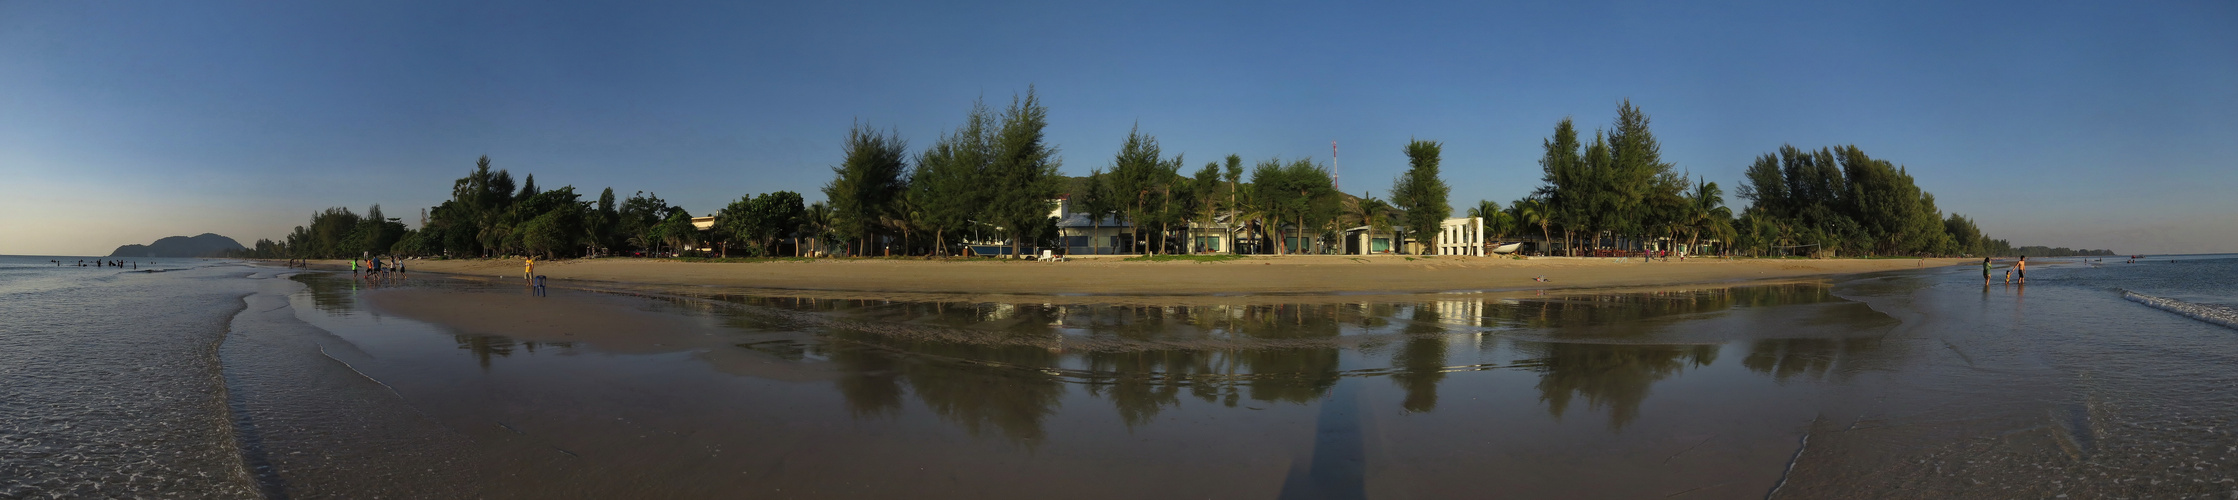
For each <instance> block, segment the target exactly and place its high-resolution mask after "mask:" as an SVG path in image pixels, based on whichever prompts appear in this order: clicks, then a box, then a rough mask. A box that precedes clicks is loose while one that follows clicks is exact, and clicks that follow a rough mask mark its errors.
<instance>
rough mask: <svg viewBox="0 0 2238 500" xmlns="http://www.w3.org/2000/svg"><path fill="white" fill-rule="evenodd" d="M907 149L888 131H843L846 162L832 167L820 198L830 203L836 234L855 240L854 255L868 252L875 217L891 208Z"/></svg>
mask: <svg viewBox="0 0 2238 500" xmlns="http://www.w3.org/2000/svg"><path fill="white" fill-rule="evenodd" d="M908 148H909V145H908V143H906V142H904V141H902V139H901V137H899V136H898V135H897V134H895V133H893V132H890V131H880V130H875V129H872V128H870V127H869V126H866V125H863V124H860V123H858V124H855V127H854V128H853V129H850V130H848V131H847V159H846V161H845V162H843V163H840V165H839V166H836V167H832V169H831V170H832V172H833V173H834V174H837V177H835V178H833V179H832V181H831V183H830V184H825V185H824V198H825V199H826V200H830V201H831V207H832V216H833V219H835V221H834V224H836V225H837V226H838V227H837V229H838V230H839V231H838V232H839V234H840V235H841V236H842V237H850V238H854V239H855V244H856V247H857V248H858V250H859V251H858V255H859V254H867V253H869V245H870V238H871V237H872V236H874V235H875V233H876V231H877V229H878V223H879V217H880V216H883V215H885V209H886V207H889V206H892V202H893V199H894V196H896V195H898V194H899V192H900V191H901V189H902V187H903V184H902V180H901V179H902V175H903V174H904V173H905V172H904V171H905V170H908V163H907V160H906V157H907V156H908V153H907V150H908Z"/></svg>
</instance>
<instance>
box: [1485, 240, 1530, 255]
mask: <svg viewBox="0 0 2238 500" xmlns="http://www.w3.org/2000/svg"><path fill="white" fill-rule="evenodd" d="M1522 248H1523V242H1520V241H1518V242H1515V243H1508V244H1504V245H1500V246H1496V247H1492V254H1493V255H1507V254H1511V253H1515V251H1516V250H1521V249H1522Z"/></svg>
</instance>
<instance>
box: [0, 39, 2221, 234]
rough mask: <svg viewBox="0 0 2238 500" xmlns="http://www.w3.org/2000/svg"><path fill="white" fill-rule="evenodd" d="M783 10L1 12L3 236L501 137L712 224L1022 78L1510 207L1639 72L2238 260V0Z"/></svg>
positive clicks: (2007, 213) (1101, 144) (1750, 144)
mask: <svg viewBox="0 0 2238 500" xmlns="http://www.w3.org/2000/svg"><path fill="white" fill-rule="evenodd" d="M758 3H770V4H779V5H744V4H746V3H745V2H722V3H714V4H706V5H682V4H672V5H665V6H646V5H641V4H638V3H616V4H565V3H550V2H521V3H512V4H507V3H474V4H473V5H466V4H467V2H428V3H413V2H347V3H345V2H244V3H231V2H138V3H126V2H100V1H96V2H6V1H0V254H106V253H107V252H108V251H109V250H110V249H111V248H113V247H115V246H116V245H120V244H125V243H146V242H148V241H151V240H154V239H155V238H158V237H161V236H167V235H174V234H189V235H191V234H196V233H202V232H216V233H219V234H224V235H228V236H233V237H235V238H236V239H240V240H242V242H243V243H248V242H251V241H253V240H255V239H256V238H278V237H280V236H282V235H284V234H285V233H286V232H287V231H288V230H289V229H290V228H292V227H294V226H295V225H298V224H302V223H303V222H304V220H305V219H307V218H308V216H309V215H310V214H311V213H312V212H313V211H315V210H318V209H321V208H324V207H329V206H336V205H342V206H349V207H351V208H353V209H356V210H363V209H364V208H365V207H366V206H368V205H372V204H375V203H379V204H381V205H382V207H383V209H384V210H386V211H387V212H388V213H389V214H391V215H392V216H394V215H405V216H406V217H407V219H408V220H410V219H414V218H416V214H417V211H418V209H420V208H424V207H428V206H432V205H434V204H435V203H438V202H440V201H441V200H442V199H443V198H445V197H447V196H448V194H449V189H450V184H451V181H452V180H453V179H456V178H457V177H459V176H461V175H463V174H464V173H465V172H466V171H467V170H468V169H469V168H471V167H472V166H473V162H474V159H475V158H476V157H478V156H481V155H484V154H487V155H489V156H490V157H491V158H493V159H494V160H495V161H496V164H497V166H499V167H502V168H506V169H510V170H511V171H513V172H514V173H515V175H516V176H518V175H519V174H523V173H533V174H535V175H536V180H537V182H538V184H539V185H541V186H546V187H557V186H560V185H566V184H572V185H574V186H576V187H577V188H579V189H580V190H583V191H588V192H590V193H593V194H594V195H595V193H596V192H597V190H598V189H599V188H603V187H608V186H611V187H613V188H615V190H616V191H617V192H619V193H621V194H622V195H623V196H627V195H628V194H629V193H630V192H633V191H637V190H646V191H654V192H658V193H659V194H661V195H662V196H663V197H665V198H667V199H668V200H670V201H671V202H674V203H678V204H681V205H683V206H684V207H686V208H687V209H689V210H691V211H692V212H694V213H704V212H709V211H712V210H714V209H716V208H719V207H720V206H721V205H722V204H724V203H726V202H727V201H729V200H731V199H735V198H737V197H738V196H740V195H743V194H748V193H758V192H766V191H774V190H792V191H798V192H801V193H803V194H804V195H807V196H808V197H809V198H810V199H811V200H814V199H820V198H821V197H822V195H821V193H820V192H818V188H819V187H820V186H822V185H823V183H824V182H825V181H827V180H828V179H829V177H830V170H829V168H828V167H829V166H831V165H833V164H835V163H837V162H838V161H839V159H840V146H839V143H840V141H841V139H842V138H843V137H844V134H845V132H846V130H847V128H848V126H849V124H850V123H852V122H854V121H856V120H861V121H863V122H866V123H870V124H874V125H878V126H881V127H892V128H894V129H896V130H898V131H899V132H900V133H901V134H902V135H903V136H905V137H906V138H908V139H909V140H910V141H911V144H912V146H913V147H921V146H923V145H926V144H929V143H930V142H931V141H932V140H933V139H935V138H936V137H937V135H938V134H939V133H941V132H943V131H946V130H950V129H952V128H953V127H954V126H955V125H956V124H957V123H958V122H959V121H960V120H961V118H962V117H963V116H964V113H965V112H966V111H967V110H969V108H970V106H971V103H972V101H973V100H974V99H975V98H979V97H981V96H984V97H985V98H986V99H987V100H988V101H989V102H990V104H1000V103H1004V102H1007V100H1008V99H1009V98H1010V96H1011V95H1012V94H1014V93H1018V92H1023V91H1024V90H1025V89H1026V87H1027V86H1028V85H1034V86H1036V87H1037V88H1038V89H1039V92H1040V95H1041V96H1042V97H1043V98H1044V99H1045V101H1046V102H1047V104H1048V106H1049V109H1050V122H1051V125H1050V128H1049V131H1048V132H1049V138H1050V140H1052V141H1053V142H1055V143H1056V144H1057V145H1058V146H1059V147H1060V148H1061V151H1062V155H1063V159H1064V170H1065V172H1066V173H1068V174H1074V175H1078V174H1083V173H1085V172H1087V171H1088V169H1089V168H1092V167H1099V166H1104V165H1106V164H1108V163H1109V162H1110V158H1111V156H1112V153H1114V152H1115V151H1116V150H1117V148H1118V147H1119V144H1120V142H1121V140H1122V139H1124V137H1125V134H1126V132H1127V129H1128V127H1130V126H1133V125H1135V124H1137V123H1139V124H1140V125H1141V127H1142V129H1143V131H1145V132H1148V133H1150V134H1153V135H1155V136H1157V137H1158V138H1159V139H1160V140H1161V141H1162V142H1163V143H1164V146H1165V148H1166V151H1168V152H1169V153H1172V152H1181V153H1186V155H1187V159H1188V160H1189V166H1190V167H1191V168H1194V167H1195V166H1197V165H1201V164H1202V163H1203V162H1206V161H1211V160H1214V159H1218V158H1221V157H1224V156H1226V155H1228V154H1230V153H1235V154H1241V155H1243V156H1244V157H1245V158H1247V159H1250V160H1253V161H1256V160H1260V159H1264V158H1267V157H1272V156H1277V155H1279V156H1282V157H1284V158H1297V157H1307V156H1310V157H1312V158H1314V159H1316V160H1321V161H1327V160H1328V159H1329V147H1328V146H1329V142H1330V141H1332V140H1333V141H1338V142H1340V143H1341V144H1342V146H1343V154H1344V156H1343V157H1342V159H1341V169H1342V174H1343V187H1344V189H1345V191H1347V192H1350V193H1353V194H1360V193H1362V192H1364V191H1365V192H1372V193H1373V194H1375V195H1378V196H1382V195H1383V194H1384V191H1385V190H1387V189H1388V188H1389V186H1390V183H1391V180H1392V178H1393V177H1395V176H1396V175H1397V174H1398V173H1399V171H1400V170H1401V168H1402V167H1403V165H1404V156H1403V155H1402V154H1401V153H1400V148H1401V146H1402V145H1403V144H1404V143H1405V142H1406V141H1407V140H1408V139H1409V138H1423V139H1431V140H1437V141H1443V142H1444V143H1445V157H1444V172H1445V176H1446V179H1447V181H1448V182H1450V183H1451V184H1452V185H1453V202H1454V205H1455V206H1456V207H1457V209H1458V208H1459V207H1461V206H1465V205H1469V204H1473V203H1474V201H1475V200H1478V199H1492V200H1497V201H1500V202H1501V203H1503V204H1505V203H1506V202H1508V201H1509V200H1513V199H1515V198H1518V197H1520V196H1523V195H1524V194H1526V193H1527V192H1529V191H1530V190H1531V189H1532V188H1533V187H1535V186H1536V185H1537V184H1538V181H1537V179H1538V169H1537V166H1536V164H1535V160H1536V159H1537V158H1538V156H1539V154H1540V149H1539V147H1540V146H1539V145H1540V141H1541V140H1542V139H1544V138H1545V137H1546V136H1547V135H1548V134H1549V132H1550V131H1551V130H1552V127H1553V125H1554V123H1555V122H1556V121H1557V120H1560V119H1561V118H1563V117H1565V116H1567V117H1574V118H1576V119H1577V120H1578V122H1579V123H1580V124H1582V125H1584V126H1586V127H1589V128H1590V127H1596V126H1603V125H1605V124H1607V123H1608V122H1609V121H1610V120H1611V119H1612V118H1613V115H1614V110H1615V108H1616V105H1617V102H1618V101H1619V100H1621V99H1625V98H1630V99H1632V101H1633V102H1634V103H1635V104H1637V105H1639V106H1640V107H1642V108H1643V109H1645V110H1646V111H1647V112H1648V113H1649V114H1650V115H1651V116H1652V117H1653V119H1654V122H1653V123H1654V130H1655V132H1656V134H1657V136H1658V137H1659V138H1660V139H1661V140H1662V144H1663V152H1664V158H1665V159H1666V160H1669V161H1671V162H1674V163H1676V164H1677V165H1679V166H1680V167H1681V168H1684V169H1686V170H1688V171H1691V172H1693V173H1694V174H1698V175H1702V176H1706V177H1707V178H1708V179H1709V180H1713V181H1717V182H1719V183H1720V184H1724V185H1727V186H1732V185H1733V184H1735V183H1736V182H1737V181H1738V180H1739V178H1740V172H1741V169H1742V168H1743V167H1744V166H1745V165H1746V164H1747V163H1748V162H1749V161H1750V160H1752V159H1753V158H1754V157H1756V156H1757V155H1759V154H1763V153H1765V152H1767V151H1771V150H1773V149H1775V148H1777V147H1779V146H1780V145H1781V144H1788V143H1792V144H1795V145H1797V146H1805V147H1812V148H1816V147H1819V146H1827V145H1838V144H1856V145H1858V146H1859V147H1862V148H1863V149H1864V150H1865V151H1867V152H1868V153H1870V154H1872V155H1874V156H1876V157H1881V158H1886V159H1889V160H1892V161H1894V162H1897V163H1899V164H1903V165H1906V166H1908V167H1909V169H1910V171H1911V173H1912V174H1913V175H1914V176H1915V177H1917V178H1918V179H1919V182H1920V184H1921V185H1922V186H1923V187H1925V188H1926V189H1927V190H1929V191H1931V192H1934V193H1935V194H1936V195H1937V197H1938V200H1939V201H1940V203H1941V206H1942V208H1943V209H1944V210H1945V211H1950V212H1958V213H1964V214H1968V215H1970V216H1974V217H1976V218H1977V219H1979V220H1980V221H1981V223H1982V225H1983V227H1984V228H1985V229H1986V230H1988V231H1989V232H1990V233H1991V234H1992V235H1994V236H1998V237H2003V238H2006V239H2009V240H2012V241H2013V242H2014V243H2015V244H2049V245H2060V246H2071V247H2092V248H2103V247H2112V248H2114V249H2116V250H2119V251H2124V252H2153V253H2160V252H2209V251H2238V197H2233V196H2231V195H2230V194H2229V193H2230V192H2231V191H2232V190H2233V188H2238V160H2234V158H2238V120H2233V117H2238V29H2234V28H2233V27H2238V3H2233V2H2228V1H2204V2H2147V3H2137V4H2129V3H2118V2H2078V3H2044V2H2014V3H2008V4H1991V3H1972V2H1917V3H1897V2H1840V3H1835V2H1765V3H1761V4H1754V5H1751V4H1743V3H1732V4H1725V5H1719V6H1717V7H1705V6H1697V5H1694V4H1693V3H1678V2H1640V3H1628V4H1603V5H1594V6H1584V5H1576V4H1573V3H1571V2H1544V3H1535V4H1516V5H1509V6H1494V7H1487V6H1482V5H1479V2H1459V3H1452V4H1403V5H1402V4H1395V3H1376V4H1372V5H1370V4H1351V3H1335V4H1305V3H1296V2H1264V3H1243V2H1238V3H1234V4H1230V5H1226V6H1206V5H1202V4H1203V3H1204V2H1174V3H1162V4H1161V3H1144V4H1120V3H1096V4H1094V5H1075V3H1074V2H1019V3H1016V4H1010V5H1002V4H983V5H979V6H947V5H936V4H940V3H942V2H895V3H891V4H841V3H837V2H829V3H827V2H801V3H799V4H798V5H794V4H790V3H782V2H758ZM1957 3H1964V4H1966V5H1953V4H1957ZM1732 201H1733V202H1734V204H1735V205H1740V204H1741V202H1740V200H1737V199H1736V200H1732ZM1736 208H1739V207H1738V206H1736Z"/></svg>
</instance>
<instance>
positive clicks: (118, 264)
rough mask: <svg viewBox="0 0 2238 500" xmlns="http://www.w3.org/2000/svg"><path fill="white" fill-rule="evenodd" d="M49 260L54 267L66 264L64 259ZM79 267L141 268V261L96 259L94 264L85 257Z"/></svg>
mask: <svg viewBox="0 0 2238 500" xmlns="http://www.w3.org/2000/svg"><path fill="white" fill-rule="evenodd" d="M47 262H53V263H54V267H62V266H63V265H64V264H63V263H62V261H60V260H55V259H47ZM148 264H149V265H154V264H155V261H148ZM127 266H130V267H127ZM78 267H114V268H118V269H139V268H140V261H137V260H135V261H129V262H127V261H121V260H96V261H93V263H92V264H86V263H85V259H78Z"/></svg>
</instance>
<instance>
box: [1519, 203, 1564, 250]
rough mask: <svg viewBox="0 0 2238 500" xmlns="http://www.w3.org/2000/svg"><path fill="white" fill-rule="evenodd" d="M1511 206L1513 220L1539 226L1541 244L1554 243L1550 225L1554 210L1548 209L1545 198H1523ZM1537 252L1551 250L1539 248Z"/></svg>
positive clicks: (1552, 222) (1552, 220) (1552, 221)
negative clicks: (1513, 215)
mask: <svg viewBox="0 0 2238 500" xmlns="http://www.w3.org/2000/svg"><path fill="white" fill-rule="evenodd" d="M1513 208H1514V212H1515V221H1516V222H1517V223H1520V224H1523V225H1527V226H1538V227H1539V241H1540V243H1541V244H1545V245H1550V246H1551V245H1552V244H1553V243H1554V231H1553V229H1551V227H1550V226H1552V225H1553V224H1554V212H1553V211H1552V210H1548V207H1547V204H1546V201H1545V200H1538V199H1532V198H1524V199H1521V200H1516V202H1515V206H1514V207H1513ZM1539 253H1541V254H1548V253H1551V252H1548V251H1547V249H1544V248H1541V249H1539Z"/></svg>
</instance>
